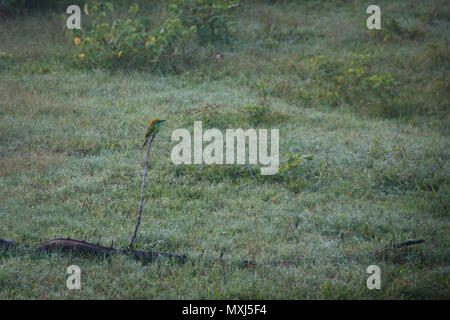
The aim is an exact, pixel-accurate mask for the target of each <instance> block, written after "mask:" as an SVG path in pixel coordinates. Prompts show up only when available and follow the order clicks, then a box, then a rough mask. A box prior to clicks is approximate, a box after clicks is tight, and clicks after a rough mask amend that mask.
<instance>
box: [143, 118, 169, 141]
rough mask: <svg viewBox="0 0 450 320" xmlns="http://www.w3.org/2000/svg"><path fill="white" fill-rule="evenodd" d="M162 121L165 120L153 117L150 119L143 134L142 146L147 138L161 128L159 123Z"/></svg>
mask: <svg viewBox="0 0 450 320" xmlns="http://www.w3.org/2000/svg"><path fill="white" fill-rule="evenodd" d="M164 121H166V120H159V119H153V120H152V121H150V124H149V126H148V129H147V133H146V134H145V142H144V145H143V146H142V147H145V145H146V144H147V142H148V140H149V139H150V138H151V137H152V136H154V135H156V134H157V133H158V132H159V130H160V129H161V125H162V123H163V122H164Z"/></svg>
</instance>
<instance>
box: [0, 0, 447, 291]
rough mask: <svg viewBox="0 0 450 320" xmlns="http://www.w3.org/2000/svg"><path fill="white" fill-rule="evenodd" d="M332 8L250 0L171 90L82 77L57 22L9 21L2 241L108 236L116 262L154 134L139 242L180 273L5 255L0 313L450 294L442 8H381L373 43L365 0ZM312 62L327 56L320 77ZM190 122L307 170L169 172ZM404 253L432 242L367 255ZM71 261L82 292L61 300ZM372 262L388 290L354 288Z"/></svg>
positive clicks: (0, 162) (120, 261) (159, 79)
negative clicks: (271, 150) (266, 148)
mask: <svg viewBox="0 0 450 320" xmlns="http://www.w3.org/2000/svg"><path fill="white" fill-rule="evenodd" d="M341 2H342V3H344V4H345V5H344V4H339V3H338V4H335V3H333V2H318V1H317V2H315V1H305V2H303V3H302V4H298V3H296V2H289V1H287V2H283V1H281V2H280V3H279V4H269V3H267V4H263V3H261V4H259V5H258V6H256V5H255V4H251V3H247V2H246V3H244V5H243V6H241V8H240V9H239V12H238V13H237V19H238V23H237V25H236V26H235V27H234V33H233V37H234V41H233V42H232V45H226V44H220V43H219V44H215V45H208V46H204V47H199V48H197V51H196V54H195V55H192V56H189V60H190V61H189V64H187V63H185V64H182V63H181V62H179V65H178V66H179V68H181V69H182V70H183V72H182V73H180V74H172V73H166V74H163V73H162V72H159V71H155V72H154V73H153V74H151V73H149V72H144V71H139V70H128V71H127V70H119V71H115V72H107V71H102V70H82V69H77V68H76V67H75V66H74V65H73V64H72V62H71V61H72V60H71V59H70V56H71V55H72V52H73V50H74V48H73V45H72V44H71V43H68V42H67V41H66V40H65V37H64V32H65V30H64V29H63V28H62V27H61V22H60V21H61V20H60V18H59V15H60V12H56V13H46V16H43V14H40V15H31V16H25V17H18V18H16V19H4V20H2V21H1V22H0V30H2V31H1V32H2V33H1V34H0V37H1V41H0V51H1V52H3V53H4V54H3V55H2V57H0V62H1V63H0V116H1V117H0V221H1V223H0V237H1V238H3V239H8V240H12V241H15V242H19V243H22V244H26V245H30V246H37V245H38V244H39V243H42V242H46V241H48V240H50V239H53V238H57V237H70V238H75V239H79V240H86V241H89V242H94V243H95V242H96V241H97V239H98V238H99V237H101V243H102V244H109V243H110V241H112V240H114V241H115V246H116V247H119V248H125V247H126V245H127V244H128V242H129V240H130V238H131V234H132V231H133V228H134V224H135V219H136V216H137V212H138V208H139V196H140V187H141V178H142V170H143V164H144V161H145V151H144V150H143V149H142V148H141V144H142V137H143V134H144V133H145V129H146V124H147V122H148V120H149V119H151V118H161V119H167V120H168V122H167V124H166V125H165V126H164V127H163V129H162V130H161V132H160V133H159V135H158V136H157V137H156V139H155V142H154V149H153V150H152V153H151V160H150V161H151V168H150V170H149V174H148V178H147V179H148V180H147V188H146V191H145V199H144V210H143V217H142V223H141V227H140V230H139V233H138V237H137V239H136V244H137V247H138V248H139V249H141V250H158V251H165V252H171V253H177V254H186V255H187V256H188V257H189V258H190V259H189V261H188V262H187V263H186V264H184V265H179V264H172V263H171V262H170V261H165V260H164V259H161V260H159V261H157V262H155V263H151V264H143V263H141V262H138V261H135V260H132V259H129V258H127V257H122V256H113V257H110V258H107V259H105V258H101V257H90V256H88V257H85V256H80V255H77V254H70V253H61V252H56V253H51V254H43V253H42V254H31V253H28V252H23V251H21V250H19V249H15V250H10V251H4V250H3V251H0V298H1V299H25V298H32V299H47V298H49V299H61V298H64V299H65V298H70V299H72V298H81V299H104V298H107V299H132V298H133V299H134V298H136V299H171V298H172V299H338V298H343V299H349V298H365V299H366V298H367V299H422V298H426V299H429V298H440V299H448V298H450V292H449V257H450V255H449V249H448V241H449V222H450V221H449V215H448V213H449V196H448V194H449V150H450V149H449V146H450V140H449V137H448V135H449V128H450V126H449V112H448V110H449V105H448V101H449V92H450V90H449V78H448V77H449V73H448V70H449V38H448V36H449V34H448V27H449V21H448V15H446V14H444V13H445V12H447V13H448V12H449V10H450V9H449V6H448V4H446V5H444V6H442V7H441V9H440V10H438V11H437V12H436V13H434V14H433V15H432V16H431V18H430V13H431V9H430V8H431V7H430V5H429V3H428V2H427V4H425V3H419V2H417V1H400V2H395V3H393V2H391V1H381V2H379V3H378V4H379V5H380V7H381V10H382V17H383V14H387V15H389V16H390V17H393V18H394V19H396V20H397V21H398V23H399V25H400V27H401V28H402V29H401V30H402V31H401V32H399V31H395V30H394V31H392V30H389V28H387V29H385V30H383V32H384V33H383V35H384V36H385V35H389V37H387V38H386V40H383V38H379V37H378V35H375V36H371V35H370V32H368V30H367V28H366V27H365V21H366V19H367V14H366V13H365V10H366V8H367V6H368V4H369V3H367V4H366V3H361V2H359V1H354V2H353V1H341ZM437 4H439V1H433V5H437ZM148 10H150V9H148ZM154 10H155V11H150V12H149V14H150V16H151V15H152V14H153V15H156V14H157V13H160V12H161V9H158V8H157V9H154ZM155 12H156V13H155ZM382 23H383V22H382ZM388 26H389V25H388ZM383 27H384V25H383V24H382V28H383ZM216 53H221V54H222V55H223V59H220V60H217V61H216V60H215V59H214V56H215V54H216ZM354 53H356V54H363V55H366V56H367V62H365V64H361V65H360V66H359V67H361V66H362V67H364V68H365V69H364V70H365V71H364V72H365V73H366V75H367V76H370V75H380V74H391V75H392V77H393V78H394V79H395V85H392V86H391V85H389V87H386V88H382V89H381V90H378V91H377V90H375V89H374V90H372V91H371V90H369V89H367V88H363V87H362V85H361V83H362V82H361V81H360V80H359V79H358V78H355V77H354V76H353V75H352V74H351V73H349V72H347V71H345V70H348V69H349V68H350V67H351V66H352V64H353V65H354V64H355V63H356V64H358V63H359V62H357V61H356V62H355V60H354V58H352V54H354ZM318 55H323V56H325V57H327V58H326V60H325V62H323V63H322V64H320V65H317V66H316V65H315V64H314V63H313V62H314V59H315V57H316V56H318ZM339 69H342V70H344V71H343V74H335V73H334V72H335V71H336V70H339ZM339 76H342V77H343V78H338V77H339ZM381 85H383V84H381ZM388 90H389V91H391V92H392V95H389V96H388V95H386V94H385V93H386V92H387V91H388ZM328 92H332V93H333V95H330V94H328V95H327V93H328ZM334 92H337V96H336V95H334ZM208 104H211V105H213V106H215V108H210V107H205V106H206V105H208ZM247 105H255V106H260V109H255V110H256V111H255V110H253V109H252V110H253V111H248V110H247V111H246V109H245V108H244V107H245V106H247ZM203 107H205V108H203ZM202 108H203V109H202ZM247 109H248V108H247ZM195 120H202V121H203V128H204V129H206V128H219V129H225V128H240V127H242V128H254V127H259V128H279V129H280V153H281V155H282V156H283V155H285V154H288V153H290V154H294V155H295V154H299V153H301V154H314V155H315V156H314V159H313V160H311V161H310V162H308V164H305V166H304V167H300V169H299V170H288V171H286V172H284V173H283V174H279V175H277V176H272V177H269V176H261V175H260V174H259V168H257V167H252V166H237V165H230V166H228V165H227V166H225V165H224V166H206V165H202V166H195V165H191V166H189V165H184V166H176V165H174V164H173V163H172V162H171V160H170V152H171V149H172V147H173V146H174V143H172V142H171V141H170V136H171V132H172V131H173V130H174V129H177V128H187V129H188V130H190V131H192V128H193V123H194V121H195ZM156 150H158V152H156ZM411 239H424V240H425V241H426V243H425V244H421V245H417V246H412V247H409V248H403V249H398V250H395V251H388V252H386V253H384V254H375V253H374V250H375V249H376V248H379V247H383V246H386V245H389V243H390V242H391V241H394V242H402V241H406V240H411ZM221 255H222V259H221V260H218V258H219V257H220V256H221ZM243 260H250V261H254V262H256V265H252V266H247V267H244V266H243V265H242V263H241V262H242V261H243ZM72 264H75V265H78V266H79V267H80V268H81V270H82V277H81V285H82V289H81V290H78V291H71V290H68V289H67V288H66V285H65V283H66V278H67V275H66V274H65V270H66V268H67V267H68V266H69V265H72ZM369 265H378V266H379V267H380V269H381V290H368V289H367V288H366V285H365V284H366V280H367V278H368V276H369V275H368V274H366V269H367V267H368V266H369Z"/></svg>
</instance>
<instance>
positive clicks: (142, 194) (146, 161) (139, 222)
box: [128, 135, 155, 251]
mask: <svg viewBox="0 0 450 320" xmlns="http://www.w3.org/2000/svg"><path fill="white" fill-rule="evenodd" d="M154 138H155V135H153V136H152V140H150V143H149V144H148V149H147V159H146V160H145V168H144V177H143V178H142V189H141V205H140V207H139V214H138V218H137V221H136V227H135V228H134V233H133V236H132V237H131V241H130V245H129V246H128V248H129V249H130V250H131V251H132V250H133V242H134V240H135V239H136V235H137V232H138V229H139V225H140V224H141V216H142V205H143V203H144V189H145V179H146V178H147V163H148V158H149V156H150V148H151V147H152V143H153V139H154Z"/></svg>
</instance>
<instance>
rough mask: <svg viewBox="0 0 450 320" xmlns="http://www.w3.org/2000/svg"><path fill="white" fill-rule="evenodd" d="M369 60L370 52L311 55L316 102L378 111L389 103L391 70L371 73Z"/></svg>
mask: <svg viewBox="0 0 450 320" xmlns="http://www.w3.org/2000/svg"><path fill="white" fill-rule="evenodd" d="M371 60H372V57H371V55H370V54H369V53H353V54H352V55H350V56H347V57H338V58H332V57H330V56H328V55H319V56H316V57H314V58H312V59H311V60H310V68H311V73H312V78H313V79H314V83H315V84H316V89H315V91H314V96H315V98H316V99H317V100H318V101H319V103H324V104H328V105H331V106H336V105H340V104H343V103H348V104H349V105H353V106H359V107H363V108H362V109H360V110H359V111H363V112H366V113H370V114H379V113H380V112H379V111H380V110H381V109H380V108H385V107H386V106H390V105H392V101H393V98H394V97H395V96H396V92H397V82H396V80H395V79H394V77H393V76H392V74H390V73H381V74H374V71H373V69H372V67H371V65H372V64H371ZM383 110H384V109H383Z"/></svg>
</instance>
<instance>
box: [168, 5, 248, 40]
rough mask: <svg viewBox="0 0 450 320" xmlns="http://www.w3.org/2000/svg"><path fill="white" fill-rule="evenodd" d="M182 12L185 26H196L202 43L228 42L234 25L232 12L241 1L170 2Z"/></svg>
mask: <svg viewBox="0 0 450 320" xmlns="http://www.w3.org/2000/svg"><path fill="white" fill-rule="evenodd" d="M169 3H172V4H174V5H176V6H178V7H179V8H181V10H182V14H181V21H182V23H183V25H184V26H186V27H188V28H191V27H193V26H195V28H196V30H197V35H198V37H199V39H200V41H202V42H208V41H228V40H229V39H230V30H229V29H230V26H231V25H232V19H231V10H232V9H233V8H234V7H236V6H238V5H239V0H170V1H169Z"/></svg>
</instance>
